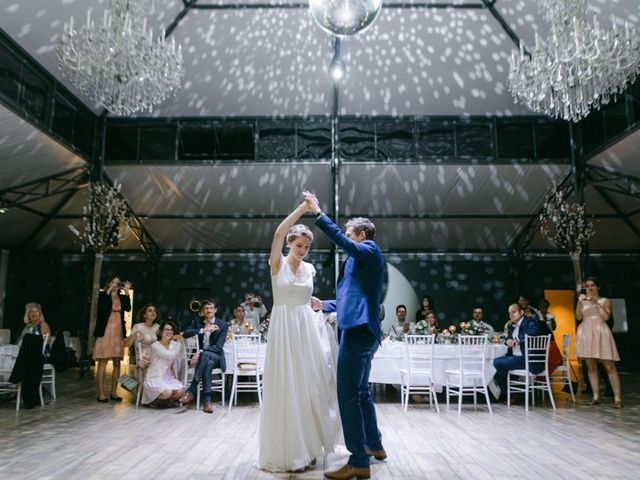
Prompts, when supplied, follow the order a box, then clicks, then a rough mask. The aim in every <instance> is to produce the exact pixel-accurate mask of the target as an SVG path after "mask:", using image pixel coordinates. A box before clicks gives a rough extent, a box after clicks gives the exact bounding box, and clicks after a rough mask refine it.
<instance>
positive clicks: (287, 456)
mask: <svg viewBox="0 0 640 480" xmlns="http://www.w3.org/2000/svg"><path fill="white" fill-rule="evenodd" d="M315 273H316V272H315V268H314V267H313V265H311V264H309V263H306V262H301V263H300V266H299V267H298V270H297V272H296V273H295V274H294V273H293V271H292V270H291V268H290V267H289V264H288V263H287V261H286V260H285V259H283V260H282V262H281V266H280V271H279V272H278V273H277V275H275V276H272V277H271V283H272V287H273V297H274V305H273V310H272V312H271V321H270V327H269V336H268V343H267V354H266V359H265V366H264V396H263V406H262V411H261V415H260V438H259V452H258V467H259V468H261V469H263V470H267V471H270V472H286V471H293V470H298V469H303V468H305V467H306V466H307V465H309V463H310V462H311V460H312V459H314V458H319V457H321V456H322V455H326V454H328V453H330V452H333V450H334V448H335V445H336V444H337V442H338V441H339V440H340V434H341V429H340V413H339V410H338V399H337V393H336V361H337V345H336V341H335V334H334V333H333V330H332V329H331V327H330V326H329V325H328V324H327V323H326V322H324V320H323V317H322V313H321V312H318V313H316V312H314V311H313V310H312V309H311V306H310V303H309V302H310V298H311V294H312V292H313V277H314V276H315Z"/></svg>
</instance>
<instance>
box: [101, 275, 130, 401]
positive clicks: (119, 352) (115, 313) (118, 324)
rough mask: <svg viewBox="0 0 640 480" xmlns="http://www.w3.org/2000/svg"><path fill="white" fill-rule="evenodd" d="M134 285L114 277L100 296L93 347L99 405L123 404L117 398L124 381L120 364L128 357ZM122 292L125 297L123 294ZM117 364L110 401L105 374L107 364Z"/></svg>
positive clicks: (113, 375) (114, 367)
mask: <svg viewBox="0 0 640 480" xmlns="http://www.w3.org/2000/svg"><path fill="white" fill-rule="evenodd" d="M130 288H131V283H129V282H128V281H127V282H124V284H120V278H119V277H117V276H114V277H112V278H111V279H109V281H108V282H107V285H106V287H105V289H104V291H102V292H100V294H99V296H98V312H97V315H96V328H95V330H94V332H93V336H94V337H96V343H95V346H94V347H93V359H94V360H96V361H97V362H98V374H97V376H96V382H97V386H98V401H99V402H102V403H105V402H108V401H109V398H111V400H113V401H116V402H121V401H122V398H121V397H119V396H118V395H117V391H116V389H117V388H118V378H120V360H122V356H123V354H124V341H123V339H124V336H125V333H126V329H125V324H124V312H129V311H131V301H130V299H129V289H130ZM121 292H122V293H121ZM109 360H111V362H112V363H113V374H112V376H111V395H110V396H109V398H107V396H106V395H105V393H104V373H105V370H106V368H107V362H108V361H109Z"/></svg>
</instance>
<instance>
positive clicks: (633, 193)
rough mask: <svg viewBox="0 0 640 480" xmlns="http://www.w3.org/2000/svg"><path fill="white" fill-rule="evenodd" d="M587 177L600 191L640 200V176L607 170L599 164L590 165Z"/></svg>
mask: <svg viewBox="0 0 640 480" xmlns="http://www.w3.org/2000/svg"><path fill="white" fill-rule="evenodd" d="M587 177H588V181H589V184H590V185H593V186H594V187H597V188H598V191H604V190H608V191H610V192H614V193H617V194H619V195H624V196H627V197H631V198H635V199H636V200H640V178H638V177H634V176H633V175H626V174H622V173H619V172H615V171H611V170H607V169H605V168H602V167H598V166H589V167H588V169H587Z"/></svg>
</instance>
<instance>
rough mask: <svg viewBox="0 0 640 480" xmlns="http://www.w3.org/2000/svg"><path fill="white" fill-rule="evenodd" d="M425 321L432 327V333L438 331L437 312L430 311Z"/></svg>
mask: <svg viewBox="0 0 640 480" xmlns="http://www.w3.org/2000/svg"><path fill="white" fill-rule="evenodd" d="M425 320H426V321H427V323H428V324H429V326H430V327H431V331H434V330H438V318H437V317H436V312H434V311H433V310H429V311H428V312H427V315H426V318H425Z"/></svg>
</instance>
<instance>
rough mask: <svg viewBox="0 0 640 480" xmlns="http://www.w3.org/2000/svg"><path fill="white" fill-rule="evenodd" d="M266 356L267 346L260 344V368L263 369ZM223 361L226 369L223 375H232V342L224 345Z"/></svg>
mask: <svg viewBox="0 0 640 480" xmlns="http://www.w3.org/2000/svg"><path fill="white" fill-rule="evenodd" d="M266 354H267V344H266V343H261V344H260V359H259V364H260V366H262V367H264V359H265V356H266ZM224 360H225V362H226V363H227V369H226V370H225V372H224V373H226V374H227V375H233V362H234V360H233V342H230V341H228V342H227V343H225V344H224Z"/></svg>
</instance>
